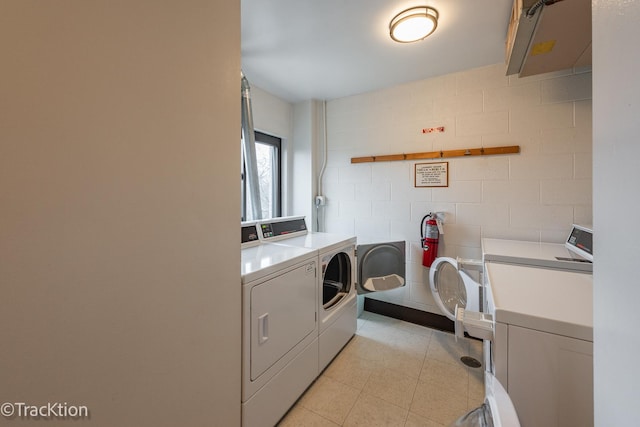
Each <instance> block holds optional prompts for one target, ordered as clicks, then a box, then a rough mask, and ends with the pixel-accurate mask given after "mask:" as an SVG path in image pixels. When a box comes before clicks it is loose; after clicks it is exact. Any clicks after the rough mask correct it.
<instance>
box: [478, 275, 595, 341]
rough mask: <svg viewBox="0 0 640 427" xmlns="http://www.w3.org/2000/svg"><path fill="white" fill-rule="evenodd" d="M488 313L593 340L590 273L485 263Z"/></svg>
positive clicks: (500, 320) (499, 318)
mask: <svg viewBox="0 0 640 427" xmlns="http://www.w3.org/2000/svg"><path fill="white" fill-rule="evenodd" d="M485 271H486V274H487V277H486V279H487V282H488V283H487V285H488V287H489V289H488V290H487V293H488V294H489V295H487V299H488V303H489V312H492V313H493V316H494V320H495V321H496V322H498V323H505V324H508V325H514V326H521V327H524V328H529V329H535V330H539V331H543V332H549V333H553V334H557V335H564V336H567V337H572V338H577V339H582V340H586V341H593V276H592V275H590V274H584V273H577V272H570V271H560V270H550V269H545V268H534V267H528V266H519V265H507V264H496V263H486V264H485Z"/></svg>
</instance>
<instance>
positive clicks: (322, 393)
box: [279, 311, 484, 427]
mask: <svg viewBox="0 0 640 427" xmlns="http://www.w3.org/2000/svg"><path fill="white" fill-rule="evenodd" d="M463 355H470V356H472V357H475V358H476V359H478V360H480V361H482V343H481V342H480V341H476V340H468V339H460V340H458V342H456V341H455V339H454V337H453V335H452V334H449V333H446V332H440V331H436V330H433V329H429V328H425V327H422V326H418V325H414V324H412V323H407V322H403V321H401V320H397V319H392V318H389V317H385V316H380V315H378V314H374V313H369V312H366V311H365V312H364V313H363V314H362V316H361V318H359V319H358V331H357V333H356V336H354V337H353V339H352V340H351V341H350V342H349V343H348V344H347V345H346V346H345V348H344V349H343V350H342V352H341V353H340V354H338V356H336V358H335V359H334V360H333V362H331V364H330V365H329V366H328V367H327V368H326V369H325V370H324V372H323V373H322V374H321V375H320V376H319V377H318V379H317V380H316V381H315V382H314V383H313V384H312V385H311V387H309V389H308V390H307V391H306V392H305V394H304V395H303V396H302V397H301V398H300V399H299V400H298V402H297V403H296V404H295V405H294V406H293V408H291V410H290V411H289V412H288V413H287V415H286V416H285V417H284V418H283V419H282V420H281V421H280V424H279V426H280V427H300V426H304V427H316V426H318V427H324V426H327V427H329V426H367V427H374V426H400V427H402V426H404V427H413V426H426V427H433V426H443V425H444V426H448V425H449V424H450V423H451V422H453V421H455V420H456V419H457V418H458V417H459V416H461V415H463V414H465V413H466V412H467V411H468V410H470V409H473V408H476V407H478V406H480V404H481V403H482V401H483V399H484V384H483V370H484V368H468V367H466V366H465V365H464V364H463V363H462V362H460V357H461V356H463Z"/></svg>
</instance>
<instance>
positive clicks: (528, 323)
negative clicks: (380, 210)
mask: <svg viewBox="0 0 640 427" xmlns="http://www.w3.org/2000/svg"><path fill="white" fill-rule="evenodd" d="M572 233H573V231H572ZM569 240H571V242H572V243H571V244H570V245H568V247H569V248H571V245H573V244H576V240H575V239H568V241H569ZM588 240H589V241H591V235H590V232H589V236H588ZM587 246H588V247H587ZM525 247H526V246H525ZM563 247H564V246H563ZM584 247H585V249H588V252H589V253H590V254H592V248H591V246H590V245H584ZM576 249H581V250H584V249H582V248H576ZM522 254H523V252H520V253H518V252H515V251H512V252H511V253H510V254H509V256H511V257H512V258H516V261H517V260H523V259H524V260H525V262H527V263H530V265H528V264H524V265H523V264H515V263H507V262H505V261H504V260H502V261H495V260H488V261H486V262H484V280H485V287H484V289H485V295H486V297H485V311H484V312H479V311H478V310H477V309H476V307H477V306H478V305H479V304H478V300H479V298H478V297H477V296H476V295H477V290H478V289H479V288H480V285H479V284H478V283H477V282H475V281H473V280H472V279H471V278H470V277H469V276H468V275H467V274H465V273H464V272H463V271H460V268H461V265H460V264H459V263H458V261H457V260H453V259H450V258H449V259H442V258H439V259H436V262H434V264H433V265H432V267H431V271H430V275H429V276H430V281H431V286H432V292H433V295H434V299H435V300H436V302H437V303H438V305H439V307H440V308H441V310H442V311H443V313H444V314H445V315H446V316H447V317H448V318H449V319H451V320H453V321H454V322H455V326H456V334H457V335H462V334H463V333H464V332H465V331H466V332H467V333H468V334H469V335H471V336H473V337H477V338H481V339H484V340H485V345H484V359H485V360H484V362H485V369H486V370H487V371H488V372H489V373H491V374H494V375H495V376H496V378H497V380H498V381H499V382H500V383H501V384H502V385H504V387H505V388H506V390H507V392H508V394H509V396H510V397H511V400H512V401H513V404H514V406H515V409H516V411H517V413H518V417H519V418H520V422H521V423H522V425H545V426H589V425H593V397H592V392H593V373H592V370H593V319H592V303H593V301H592V290H593V276H592V275H591V274H585V271H584V270H580V269H577V270H572V269H570V268H565V267H567V266H566V265H564V264H563V265H559V266H558V265H555V266H550V265H551V264H550V263H551V262H553V260H550V259H546V260H543V261H544V265H538V263H537V261H539V260H540V259H541V257H534V258H526V257H523V256H522ZM591 256H592V255H591ZM532 260H533V261H532ZM508 261H511V259H509V260H508ZM471 265H475V264H474V263H471ZM572 265H573V264H572ZM576 265H582V263H578V264H576Z"/></svg>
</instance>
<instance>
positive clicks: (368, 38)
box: [241, 0, 512, 102]
mask: <svg viewBox="0 0 640 427" xmlns="http://www.w3.org/2000/svg"><path fill="white" fill-rule="evenodd" d="M241 4H242V69H243V71H244V73H245V75H246V76H247V78H248V79H249V82H250V84H251V85H255V86H258V87H259V88H261V89H264V90H266V91H267V92H270V93H272V94H274V95H276V96H278V97H280V98H282V99H285V100H287V101H290V102H298V101H302V100H308V99H320V100H329V99H334V98H340V97H344V96H348V95H354V94H358V93H364V92H369V91H372V90H376V89H381V88H385V87H390V86H393V85H397V84H401V83H405V82H410V81H415V80H421V79H425V78H429V77H433V76H438V75H442V74H448V73H452V72H457V71H462V70H468V69H471V68H475V67H481V66H484V65H490V64H496V63H499V62H502V61H504V52H505V40H506V33H507V27H508V23H509V16H510V14H511V5H512V0H418V1H416V0H413V1H406V0H241ZM423 5H428V6H431V7H433V8H435V9H437V10H438V12H439V14H440V19H439V21H438V28H437V29H436V31H435V32H434V33H433V34H432V35H431V36H429V37H427V38H426V39H425V40H422V41H420V42H416V43H409V44H401V43H396V42H394V41H392V40H391V38H390V37H389V21H390V20H391V18H393V17H394V16H395V15H396V14H397V13H399V12H401V11H402V10H404V9H406V8H408V7H411V6H423Z"/></svg>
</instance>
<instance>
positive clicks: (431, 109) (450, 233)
mask: <svg viewBox="0 0 640 427" xmlns="http://www.w3.org/2000/svg"><path fill="white" fill-rule="evenodd" d="M504 72H505V68H504V65H503V64H497V65H495V66H490V67H484V68H479V69H474V70H469V71H465V72H461V73H456V74H449V75H445V76H441V77H437V78H433V79H428V80H424V81H418V82H414V83H410V84H405V85H401V86H397V87H392V88H389V89H386V90H381V91H377V92H372V93H366V94H362V95H358V96H352V97H348V98H342V99H337V100H333V101H329V102H328V105H327V126H328V148H329V156H328V167H327V172H326V175H325V178H324V189H325V193H326V195H327V198H328V206H327V208H326V224H327V231H328V232H336V233H349V234H355V235H357V237H358V241H359V242H368V241H382V240H388V239H403V240H406V241H407V242H408V243H409V247H408V249H409V250H408V262H407V274H408V286H406V287H405V288H401V289H398V290H394V291H389V292H385V293H377V294H372V295H371V297H373V298H377V299H382V300H386V301H389V302H393V303H396V304H400V305H404V306H408V307H413V308H417V309H420V310H425V311H430V312H435V313H438V312H439V311H438V309H437V308H436V307H435V303H434V302H433V299H432V297H431V293H430V291H429V286H428V270H427V269H425V268H423V267H422V265H421V249H420V244H419V237H420V231H419V230H420V229H419V224H420V220H421V219H422V217H423V216H424V215H425V214H426V213H428V212H429V211H442V212H445V213H446V216H445V234H444V236H441V250H440V251H439V255H441V256H453V257H455V256H460V257H464V258H479V257H480V256H481V250H480V240H481V237H500V238H514V239H523V240H532V241H549V242H561V241H562V240H563V239H564V238H565V237H566V234H567V233H568V231H569V229H570V226H571V224H572V223H573V222H578V223H583V224H590V223H591V222H592V215H591V203H592V199H591V159H592V156H591V152H592V148H591V144H592V138H591V135H592V132H591V123H592V120H591V72H590V70H578V71H575V72H574V71H572V70H568V71H564V72H557V73H552V74H547V75H542V76H534V77H529V78H523V79H518V78H516V77H505V76H504ZM437 126H444V127H445V132H444V133H435V134H423V133H422V132H421V130H422V129H423V128H428V127H437ZM502 145H520V147H521V153H520V154H518V155H507V156H492V157H486V158H480V157H469V158H452V159H448V160H447V161H448V162H449V187H448V188H438V189H430V188H414V177H413V174H414V165H415V164H416V163H418V162H415V161H400V162H380V163H365V164H351V163H350V159H351V157H359V156H370V155H382V154H397V153H412V152H423V151H434V150H449V149H460V148H476V147H481V146H485V147H491V146H502ZM423 162H426V161H423Z"/></svg>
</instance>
